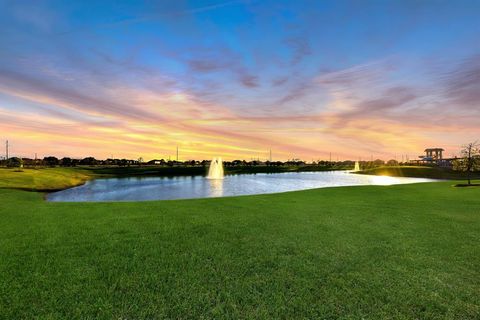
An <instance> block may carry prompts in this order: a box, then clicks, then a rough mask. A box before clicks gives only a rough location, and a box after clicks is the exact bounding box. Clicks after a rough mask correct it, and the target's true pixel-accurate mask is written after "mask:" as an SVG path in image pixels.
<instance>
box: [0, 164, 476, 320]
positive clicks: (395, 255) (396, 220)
mask: <svg viewBox="0 0 480 320" xmlns="http://www.w3.org/2000/svg"><path fill="white" fill-rule="evenodd" d="M49 170H50V169H49ZM47 172H48V171H47ZM72 174H73V173H72ZM75 174H77V172H75ZM0 177H1V180H0V181H3V180H4V176H1V175H0ZM38 179H40V178H38V177H37V178H36V180H35V181H39V180H38ZM70 179H71V177H70V176H67V179H66V180H70ZM46 180H47V179H45V180H44V181H46ZM53 181H55V182H53ZM50 182H51V184H50V187H51V188H53V187H54V186H55V185H56V183H58V180H56V179H54V180H51V181H50ZM0 183H2V184H3V186H9V183H10V182H5V181H3V182H0ZM452 184H453V182H441V183H428V184H417V185H399V186H391V187H374V186H372V187H346V188H330V189H317V190H309V191H301V192H290V193H283V194H274V195H261V196H247V197H235V198H219V199H200V200H178V201H154V202H137V203H133V202H132V203H47V202H45V201H43V198H42V194H41V193H35V192H26V191H20V190H10V189H0V275H1V276H0V318H3V319H19V318H24V319H32V318H40V319H58V318H64V319H79V318H82V319H157V318H182V319H199V318H206V319H212V318H257V319H265V318H284V319H302V318H310V319H315V318H326V319H337V318H341V319H361V318H366V319H385V318H390V319H475V318H477V319H478V318H479V317H480V188H453V187H452V186H451V185H452ZM41 185H43V186H45V185H48V184H47V183H46V182H45V183H44V184H41ZM10 186H11V183H10ZM17 187H18V185H17ZM42 188H43V187H42Z"/></svg>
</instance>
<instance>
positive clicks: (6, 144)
mask: <svg viewBox="0 0 480 320" xmlns="http://www.w3.org/2000/svg"><path fill="white" fill-rule="evenodd" d="M5 150H6V152H5V160H8V140H7V142H5Z"/></svg>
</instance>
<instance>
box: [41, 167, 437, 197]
mask: <svg viewBox="0 0 480 320" xmlns="http://www.w3.org/2000/svg"><path fill="white" fill-rule="evenodd" d="M430 181H435V180H431V179H421V178H403V177H402V178H399V177H385V176H373V175H361V174H353V173H349V172H348V171H328V172H294V173H257V174H239V175H229V176H225V178H224V179H223V180H209V179H207V178H205V177H201V176H193V177H192V176H176V177H129V178H108V179H96V180H91V181H88V182H87V183H86V184H84V185H82V186H79V187H75V188H71V189H66V190H63V191H59V192H54V193H50V194H48V195H47V200H48V201H63V202H72V201H73V202H77V201H144V200H172V199H191V198H211V197H226V196H239V195H249V194H265V193H277V192H285V191H295V190H305V189H314V188H326V187H340V186H361V185H394V184H404V183H418V182H430Z"/></svg>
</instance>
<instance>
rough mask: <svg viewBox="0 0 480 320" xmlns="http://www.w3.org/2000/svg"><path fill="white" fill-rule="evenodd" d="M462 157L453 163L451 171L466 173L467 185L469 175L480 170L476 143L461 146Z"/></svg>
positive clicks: (469, 182)
mask: <svg viewBox="0 0 480 320" xmlns="http://www.w3.org/2000/svg"><path fill="white" fill-rule="evenodd" d="M461 154H462V157H461V158H460V159H457V160H455V161H454V163H453V169H454V170H457V171H463V172H466V173H467V180H468V184H472V182H471V173H472V172H474V171H476V170H480V149H479V144H478V142H477V141H475V142H470V143H467V144H466V145H464V146H462V151H461Z"/></svg>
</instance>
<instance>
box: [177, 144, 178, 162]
mask: <svg viewBox="0 0 480 320" xmlns="http://www.w3.org/2000/svg"><path fill="white" fill-rule="evenodd" d="M177 162H178V146H177Z"/></svg>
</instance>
